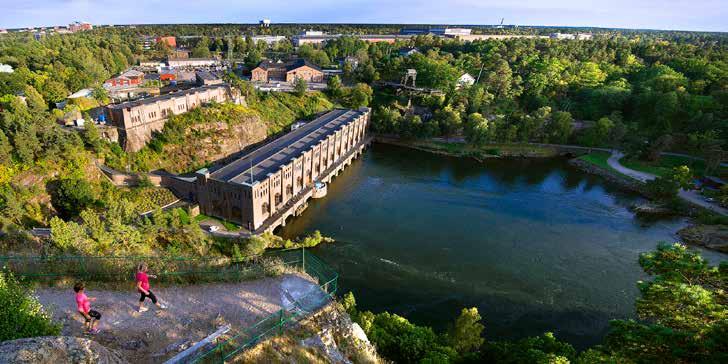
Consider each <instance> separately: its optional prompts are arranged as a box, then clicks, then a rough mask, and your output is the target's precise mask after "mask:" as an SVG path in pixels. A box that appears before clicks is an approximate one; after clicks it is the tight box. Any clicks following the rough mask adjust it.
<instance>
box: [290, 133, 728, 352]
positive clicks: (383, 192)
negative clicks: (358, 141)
mask: <svg viewBox="0 0 728 364" xmlns="http://www.w3.org/2000/svg"><path fill="white" fill-rule="evenodd" d="M638 200H639V197H637V196H636V195H633V194H630V193H625V192H623V191H621V190H620V189H618V188H617V187H615V186H613V185H610V184H607V183H606V182H605V181H603V180H602V179H600V178H598V177H594V176H590V175H587V174H584V173H582V172H580V171H578V170H576V169H574V168H573V167H571V166H569V165H568V164H567V163H566V161H565V160H563V159H549V160H521V159H512V160H494V161H489V162H487V163H478V162H476V161H472V160H469V159H458V158H449V157H442V156H437V155H432V154H428V153H423V152H419V151H414V150H409V149H404V148H398V147H392V146H387V145H381V144H375V145H374V146H373V147H372V148H371V149H370V150H369V151H368V152H366V154H365V155H364V156H363V157H362V158H360V159H359V160H358V161H356V162H354V163H353V164H352V165H351V166H350V167H348V168H347V169H346V170H345V171H344V172H343V173H342V174H341V175H339V177H337V178H336V179H335V180H334V181H333V182H332V184H331V185H330V186H329V193H328V196H327V197H326V198H325V199H322V200H316V201H313V202H312V203H311V204H310V206H309V208H308V209H307V210H306V212H305V213H304V214H303V215H302V216H300V217H297V218H294V219H293V220H292V221H289V223H288V225H287V226H286V227H285V228H284V229H283V230H282V231H281V232H280V233H281V234H282V235H284V236H288V237H291V236H297V235H301V234H304V233H307V232H311V231H313V230H316V229H318V230H320V231H321V232H322V233H323V234H324V235H327V236H331V237H333V238H335V239H336V240H337V243H335V244H331V245H326V246H322V247H319V248H316V249H315V250H314V252H315V254H317V255H319V256H320V257H322V258H323V259H325V260H326V261H327V262H328V263H329V264H331V265H333V266H334V267H335V268H336V269H337V270H338V271H339V272H340V276H341V278H340V280H339V282H340V290H339V293H340V294H343V293H344V292H347V291H350V290H351V291H353V292H354V294H355V296H356V298H357V303H358V305H359V308H361V309H368V310H372V311H374V312H379V311H384V310H387V311H390V312H396V313H399V314H401V315H404V316H405V317H407V318H409V319H410V320H412V321H413V322H416V323H419V324H427V325H431V326H433V327H435V328H438V329H442V328H444V327H445V326H446V325H447V323H449V322H451V321H452V320H453V318H454V317H456V316H457V315H458V314H459V311H460V309H461V308H463V307H469V306H477V307H478V309H479V311H480V314H481V315H482V316H483V317H484V320H485V326H486V330H485V332H486V336H487V337H488V338H490V339H496V338H519V337H524V336H531V335H539V334H541V333H543V332H545V331H551V332H554V333H555V334H556V335H557V337H559V338H561V339H564V340H567V341H569V342H571V343H572V344H574V345H575V346H576V347H578V348H584V347H585V346H587V345H591V344H594V343H596V342H598V341H599V340H600V339H601V338H602V337H603V335H604V334H605V332H606V329H607V324H608V321H609V320H610V319H612V318H630V317H634V316H635V312H634V299H635V297H636V296H637V289H636V286H635V282H636V281H637V280H639V279H643V278H645V277H644V275H643V273H642V271H641V269H640V267H639V266H638V264H637V258H638V254H639V253H641V252H644V251H648V250H651V249H653V248H654V247H655V246H656V244H657V243H658V242H659V241H673V240H674V233H675V231H677V230H678V229H679V228H680V227H682V226H684V225H685V222H684V221H683V220H681V219H673V220H660V221H652V222H646V221H640V220H638V219H636V218H635V217H634V215H633V214H632V213H631V212H630V211H629V210H628V207H629V206H630V205H631V204H632V203H634V202H636V201H638ZM706 254H708V255H711V256H712V259H711V260H716V259H718V260H719V259H721V258H722V257H721V256H720V255H719V254H716V253H709V252H706Z"/></svg>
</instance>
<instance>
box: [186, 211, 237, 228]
mask: <svg viewBox="0 0 728 364" xmlns="http://www.w3.org/2000/svg"><path fill="white" fill-rule="evenodd" d="M205 220H214V221H217V222H219V223H220V224H222V226H224V227H225V230H227V231H239V230H240V229H241V227H240V225H238V224H235V223H232V222H230V221H226V220H222V219H218V218H216V217H212V216H207V215H205V214H199V215H197V216H195V221H196V222H198V223H199V222H203V221H205Z"/></svg>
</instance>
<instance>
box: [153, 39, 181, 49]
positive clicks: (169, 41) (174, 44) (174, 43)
mask: <svg viewBox="0 0 728 364" xmlns="http://www.w3.org/2000/svg"><path fill="white" fill-rule="evenodd" d="M159 42H164V43H167V45H168V46H169V47H170V48H172V49H175V48H177V38H175V37H157V43H159Z"/></svg>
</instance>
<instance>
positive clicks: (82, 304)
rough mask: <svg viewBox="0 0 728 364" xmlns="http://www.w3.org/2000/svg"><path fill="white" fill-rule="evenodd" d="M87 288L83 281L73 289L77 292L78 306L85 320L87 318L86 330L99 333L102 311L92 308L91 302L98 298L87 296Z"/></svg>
mask: <svg viewBox="0 0 728 364" xmlns="http://www.w3.org/2000/svg"><path fill="white" fill-rule="evenodd" d="M85 288H86V287H85V285H84V284H83V282H77V283H76V284H75V285H74V286H73V290H74V291H75V292H76V307H77V308H78V312H79V313H80V314H81V316H83V318H84V320H86V322H85V323H84V326H85V328H86V331H87V332H88V333H89V334H97V333H98V332H99V329H98V327H97V326H98V325H99V320H101V313H100V312H99V311H96V310H92V309H91V302H94V301H96V298H95V297H88V296H86V293H85Z"/></svg>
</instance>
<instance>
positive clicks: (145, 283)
mask: <svg viewBox="0 0 728 364" xmlns="http://www.w3.org/2000/svg"><path fill="white" fill-rule="evenodd" d="M147 269H148V268H147V265H146V263H140V264H139V266H138V267H137V273H136V281H137V291H139V294H141V297H140V298H139V312H144V311H146V310H148V308H146V307H144V299H145V298H147V297H149V298H150V299H151V300H152V303H154V304H155V305H157V307H159V308H161V309H165V308H167V306H165V305H163V304H161V303H159V302H157V296H155V295H154V292H152V290H151V289H149V278H150V277H151V278H157V276H155V275H148V274H147Z"/></svg>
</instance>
